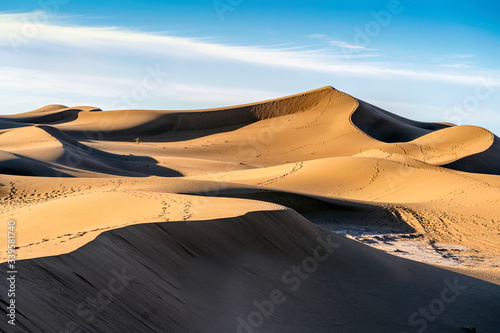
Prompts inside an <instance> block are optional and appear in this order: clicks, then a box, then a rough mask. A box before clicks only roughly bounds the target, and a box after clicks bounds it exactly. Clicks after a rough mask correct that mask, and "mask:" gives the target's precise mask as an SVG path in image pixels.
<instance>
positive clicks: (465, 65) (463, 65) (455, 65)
mask: <svg viewBox="0 0 500 333" xmlns="http://www.w3.org/2000/svg"><path fill="white" fill-rule="evenodd" d="M439 66H441V67H449V68H469V67H470V66H469V65H467V64H464V63H458V64H441V65H439Z"/></svg>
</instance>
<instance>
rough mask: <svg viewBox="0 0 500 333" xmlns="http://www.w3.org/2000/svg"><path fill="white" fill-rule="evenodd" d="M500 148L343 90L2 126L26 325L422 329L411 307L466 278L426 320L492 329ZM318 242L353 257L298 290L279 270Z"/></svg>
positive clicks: (7, 204)
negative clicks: (119, 282) (104, 300)
mask: <svg viewBox="0 0 500 333" xmlns="http://www.w3.org/2000/svg"><path fill="white" fill-rule="evenodd" d="M438 120H439V119H438ZM499 142H500V141H499V139H498V137H496V136H495V135H494V134H493V133H491V132H489V131H488V130H486V129H483V128H480V127H475V126H454V125H452V124H444V123H439V122H436V123H422V122H418V121H413V120H409V119H405V118H402V117H400V116H397V115H395V114H392V113H390V112H388V111H385V110H382V109H380V108H378V107H376V106H373V105H370V104H368V103H366V102H363V101H360V100H357V99H356V98H354V97H352V96H350V95H347V94H345V93H343V92H340V91H337V90H335V89H334V88H332V87H324V88H321V89H316V90H313V91H310V92H306V93H302V94H297V95H293V96H289V97H284V98H278V99H274V100H270V101H265V102H259V103H252V104H246V105H241V106H235V107H226V108H219V109H206V110H191V111H175V110H172V111H159V110H158V111H157V110H115V111H102V110H101V109H99V108H96V107H92V106H85V107H67V106H64V105H55V104H54V105H48V106H46V107H42V108H40V109H37V110H33V111H28V112H25V113H21V114H18V115H12V116H3V117H0V205H1V208H2V209H1V211H0V219H2V220H4V221H8V220H15V221H16V225H17V228H16V234H17V238H16V245H17V249H16V251H17V256H18V260H19V261H18V265H19V271H20V272H22V274H20V277H19V279H20V282H19V283H22V284H23V289H22V291H20V293H21V294H22V295H27V294H28V293H29V294H30V295H32V296H30V298H29V299H30V300H31V302H30V304H22V305H20V309H19V326H18V327H19V329H20V332H49V331H64V330H69V328H68V327H67V326H66V325H68V323H70V324H69V325H70V326H71V325H73V324H71V323H74V324H75V325H78V326H79V327H80V329H82V331H85V332H87V331H90V332H91V331H92V330H94V331H105V332H139V331H141V332H226V331H227V332H253V331H255V332H258V331H262V332H332V331H334V332H401V331H407V332H413V331H416V330H417V328H418V327H419V325H417V324H415V322H412V321H411V320H410V319H409V317H410V316H411V315H412V313H413V312H415V311H418V309H419V307H421V306H426V305H428V304H429V302H431V301H433V299H435V298H436V297H437V298H439V297H440V293H441V292H442V290H443V288H446V284H445V282H444V281H448V282H446V283H454V282H453V281H455V279H458V280H459V281H461V282H460V283H463V284H464V285H466V286H467V288H466V289H463V291H462V292H461V295H460V297H457V298H456V301H454V302H451V303H450V304H448V303H446V304H447V305H446V311H445V312H443V313H440V315H439V316H437V317H436V319H435V320H432V321H431V320H427V321H422V322H419V323H420V325H424V324H425V325H426V331H427V332H460V331H461V328H462V327H465V326H474V327H476V328H478V330H479V331H480V332H494V331H495V329H496V327H498V325H499V324H500V323H499V321H498V316H497V315H496V314H495V309H497V308H498V307H499V305H500V304H498V299H500V298H499V296H500V287H499V286H498V284H500V272H499V268H498V263H499V262H500V245H499V243H498V239H499V237H500V219H499V216H500V150H499V144H498V143H499ZM301 214H302V215H301ZM315 223H316V224H318V225H321V228H318V227H317V226H316V225H315ZM360 230H361V231H360ZM367 230H369V232H372V233H374V234H373V235H372V236H373V237H371V238H368V237H364V238H363V237H357V238H356V237H354V236H352V235H354V234H356V233H358V234H359V233H360V232H361V233H363V232H365V231H366V232H368V231H367ZM331 231H335V232H337V233H341V234H342V235H345V236H341V235H336V234H334V233H332V232H331ZM388 235H391V236H388ZM394 235H399V236H397V237H396V236H394ZM348 236H349V237H348ZM6 237H7V235H6V234H5V233H1V234H0V241H1V243H2V244H6V243H7V238H6ZM318 237H319V238H320V239H322V240H324V239H326V238H327V237H331V239H334V240H335V243H336V244H338V245H339V246H338V248H337V247H336V248H335V251H333V252H332V253H330V256H329V259H328V260H326V259H325V261H324V262H323V261H322V262H321V263H319V266H318V268H317V269H314V270H313V271H314V272H313V271H311V272H310V274H309V275H310V277H309V275H308V278H307V279H306V278H300V279H299V281H301V283H302V282H303V288H301V289H300V290H290V289H289V288H288V289H286V288H287V287H288V286H287V285H286V283H285V286H283V282H282V275H283V274H285V273H286V272H287V271H288V270H289V269H290V267H292V266H293V265H301V264H302V262H303V261H304V260H305V259H306V258H308V257H309V258H311V255H314V249H315V248H316V247H317V244H318ZM394 237H396V238H397V240H396V239H395V238H394ZM349 238H353V239H357V240H358V241H359V242H356V241H354V240H351V239H349ZM403 240H404V242H413V243H412V244H416V246H407V245H408V244H407V243H404V244H403ZM360 242H363V243H368V244H370V243H371V244H372V245H374V246H375V245H384V244H385V245H390V246H386V247H384V246H379V248H381V249H383V250H386V251H388V252H390V251H393V250H391V249H396V251H398V253H396V254H398V255H400V256H403V257H404V253H405V251H406V250H399V248H401V249H409V248H412V249H413V248H417V249H420V248H424V247H425V248H426V249H430V250H426V251H434V255H435V256H437V257H439V258H440V259H441V260H439V262H435V264H436V265H437V264H439V265H440V268H437V267H434V266H432V265H430V264H429V263H431V264H432V263H433V262H432V260H431V259H429V258H427V257H426V258H424V257H423V256H424V252H422V253H420V252H416V253H412V254H411V256H410V255H409V256H408V257H409V258H412V259H413V260H419V258H420V257H419V256H421V258H422V260H421V261H424V262H426V263H427V264H423V263H418V262H415V261H413V260H407V259H401V258H398V257H396V256H393V255H390V254H386V253H383V252H382V251H380V250H377V249H374V248H371V247H370V246H369V245H366V244H361V243H360ZM398 242H399V243H398ZM320 243H321V242H320ZM398 244H401V245H400V247H399V248H398V246H399V245H398ZM405 244H406V245H405ZM313 257H314V256H313ZM424 259H425V260H424ZM6 260H7V255H6V252H3V253H2V254H1V255H0V261H1V262H3V264H2V265H3V266H5V261H6ZM308 260H309V261H311V259H308ZM316 261H317V260H316ZM311 262H312V261H311ZM122 268H126V270H127V271H128V272H130V274H131V275H134V276H136V279H135V280H134V282H132V283H130V286H127V287H125V288H124V291H123V292H120V293H117V294H116V295H113V301H112V302H111V303H110V304H109V305H108V306H106V307H104V309H102V311H101V310H99V311H94V312H92V314H93V317H92V320H90V321H86V320H85V318H86V315H82V314H81V313H78V311H77V310H76V309H77V308H78V306H79V304H80V303H82V302H85V299H87V297H95V294H96V293H97V292H99V290H103V288H104V289H106V288H108V287H107V284H108V283H109V280H110V279H111V278H112V276H113V275H112V274H111V273H110V271H111V270H112V269H115V270H116V271H120V270H122ZM448 269H453V271H454V272H451V271H449V270H448ZM457 272H458V273H457ZM110 274H111V275H110ZM302 280H304V281H302ZM450 281H451V282H450ZM486 281H489V282H486ZM47 285H48V286H50V287H51V288H46V286H47ZM280 286H281V289H283V290H284V291H285V293H284V295H285V296H286V298H287V299H288V300H289V301H288V302H283V305H282V306H281V305H280V306H276V310H275V312H273V313H272V314H270V315H269V316H266V319H265V320H263V322H262V323H261V324H259V325H257V326H258V327H254V326H247V325H248V324H241V321H240V322H239V321H238V320H239V319H238V318H245V319H244V320H248V315H249V314H251V313H252V311H254V307H255V305H253V304H252V302H253V301H254V300H257V301H259V300H264V299H265V298H266V297H270V293H271V292H272V291H273V290H274V289H276V288H278V289H279V288H280ZM285 289H286V290H285ZM52 290H58V291H59V293H57V294H54V293H53V292H52ZM1 297H2V300H3V298H4V297H5V293H2V296H1ZM23 297H28V296H23ZM3 309H4V311H5V307H3ZM42 309H43V310H42ZM4 324H5V323H4V322H2V323H1V324H0V325H4ZM239 325H240V327H239ZM243 326H244V327H243ZM0 328H1V329H2V330H5V329H4V327H3V326H0Z"/></svg>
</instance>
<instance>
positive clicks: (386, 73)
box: [0, 14, 500, 86]
mask: <svg viewBox="0 0 500 333" xmlns="http://www.w3.org/2000/svg"><path fill="white" fill-rule="evenodd" d="M25 25H26V14H7V15H6V14H2V15H0V31H3V32H6V33H2V34H1V37H0V47H3V48H4V51H5V49H6V48H10V47H11V46H12V38H14V37H12V36H15V34H16V33H17V34H20V33H21V32H22V31H23V27H25ZM37 29H38V33H37V34H36V36H35V37H34V39H35V40H36V42H37V43H36V46H37V47H39V48H43V47H45V45H48V46H54V45H57V46H58V47H61V48H63V49H64V48H74V49H81V50H85V51H86V52H88V51H89V50H92V51H93V52H97V53H101V54H105V53H110V54H115V53H116V54H119V53H120V54H123V52H126V53H125V54H128V55H134V54H136V55H137V54H142V55H145V56H154V57H162V56H163V57H173V58H177V59H191V60H194V61H207V60H209V59H213V60H224V61H232V62H238V63H245V64H249V65H258V66H266V67H272V68H289V69H295V70H309V71H317V72H321V73H333V74H341V75H357V76H362V77H366V76H372V77H400V78H401V77H403V78H411V79H416V80H425V81H440V82H452V83H458V84H467V85H475V84H477V81H478V77H479V76H485V75H486V73H484V72H459V73H457V74H453V73H447V72H443V73H440V72H438V71H432V70H428V71H421V70H413V69H411V68H410V67H405V66H404V65H403V66H401V64H400V65H394V64H392V63H388V62H385V63H384V62H377V63H376V62H365V61H347V60H346V59H345V57H344V55H342V54H338V53H335V52H329V51H328V50H325V49H300V48H299V49H298V48H296V47H295V48H293V47H266V46H239V45H228V44H224V43H217V42H215V41H213V40H210V39H206V38H191V37H179V36H170V35H165V34H160V33H148V32H141V31H132V30H128V29H123V28H120V27H88V26H69V25H63V24H59V23H57V22H55V23H54V22H52V21H51V22H49V23H47V24H39V25H38V26H37ZM335 42H337V41H335ZM337 43H343V42H337ZM349 45H350V44H349ZM28 46H29V45H26V49H29V47H28ZM350 46H351V47H356V46H354V45H350ZM20 47H21V46H20ZM462 56H465V55H462ZM467 56H469V55H467ZM354 59H356V58H354ZM360 59H361V58H360ZM351 60H352V59H351ZM456 69H458V68H456ZM489 74H491V72H490V73H489ZM497 74H498V73H495V75H493V77H494V78H493V80H492V85H494V86H500V79H498V75H497Z"/></svg>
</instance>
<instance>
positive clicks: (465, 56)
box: [447, 54, 476, 59]
mask: <svg viewBox="0 0 500 333" xmlns="http://www.w3.org/2000/svg"><path fill="white" fill-rule="evenodd" d="M475 56H476V55H475V54H449V55H447V57H448V58H451V59H471V58H474V57H475Z"/></svg>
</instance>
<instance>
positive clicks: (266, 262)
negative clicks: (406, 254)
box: [0, 211, 500, 333]
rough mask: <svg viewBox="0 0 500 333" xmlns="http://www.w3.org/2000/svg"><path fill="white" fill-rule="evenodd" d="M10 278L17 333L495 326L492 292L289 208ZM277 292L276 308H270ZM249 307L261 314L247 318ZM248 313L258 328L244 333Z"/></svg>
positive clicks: (177, 230) (142, 234) (63, 260)
mask: <svg viewBox="0 0 500 333" xmlns="http://www.w3.org/2000/svg"><path fill="white" fill-rule="evenodd" d="M315 258H318V259H315ZM302 266H303V267H302ZM294 267H295V268H294ZM298 267H300V268H298ZM298 269H299V270H298ZM19 270H20V271H22V272H23V274H22V275H20V280H19V282H18V283H20V284H21V285H22V286H23V288H20V290H19V296H18V297H19V299H30V302H29V303H24V304H22V309H23V311H22V312H21V313H19V320H18V322H19V325H18V326H17V329H18V332H40V331H44V332H48V331H50V332H56V331H57V332H60V331H64V330H65V329H66V328H67V327H75V325H77V326H78V328H80V329H81V330H82V331H85V332H91V331H94V330H96V331H105V332H117V333H118V332H119V333H126V332H249V331H250V329H251V330H254V331H255V332H257V331H262V332H276V333H279V332H283V333H285V332H286V333H291V332H301V333H303V332H316V333H318V332H325V333H326V332H328V333H330V332H384V333H386V332H400V331H405V330H409V331H413V330H415V329H420V328H423V327H424V325H425V328H426V332H431V333H432V332H436V333H437V332H439V333H441V332H450V333H453V332H457V333H459V332H462V330H461V328H462V327H465V326H473V327H476V328H477V329H478V330H479V332H494V331H495V329H496V328H497V327H498V326H499V325H500V318H499V317H498V316H497V309H498V308H499V307H500V287H499V286H496V285H492V284H489V283H486V282H482V281H479V280H476V279H473V278H469V277H466V276H462V275H459V274H456V273H452V272H449V271H445V270H442V269H439V268H433V267H430V266H427V265H423V264H419V263H416V262H412V261H408V260H404V259H400V258H396V257H393V256H390V255H387V254H384V253H382V252H380V251H378V250H374V249H370V248H368V247H366V246H364V245H361V244H359V243H357V242H354V241H351V240H347V239H345V238H344V237H341V236H337V235H334V234H330V233H325V232H324V231H323V230H321V229H319V228H317V227H315V226H314V225H312V224H311V223H310V222H309V221H307V220H305V219H304V218H302V217H301V216H300V215H298V214H297V213H294V212H292V211H283V212H258V213H249V214H247V215H245V216H241V217H237V218H233V219H225V220H213V221H206V222H192V223H168V224H165V223H163V224H144V225H138V226H131V227H127V228H123V229H119V230H114V231H111V232H106V233H104V234H102V235H101V236H99V237H98V238H97V239H96V240H95V241H94V242H92V243H90V244H88V245H86V246H84V247H82V248H81V249H79V250H77V251H75V252H73V253H70V254H67V255H61V256H57V257H48V258H40V259H33V260H26V261H23V262H21V263H20V264H19ZM306 270H307V271H308V272H307V271H306ZM113 271H114V272H115V273H113ZM118 276H120V277H121V280H119V279H117V277H118ZM110 281H111V282H112V283H110ZM47 286H50V288H48V287H47ZM68 286H71V288H68ZM450 286H451V288H450ZM56 290H64V292H63V293H59V292H54V291H56ZM103 290H106V291H107V292H108V293H109V295H111V297H112V302H111V303H109V304H105V305H103V306H102V307H101V308H97V309H96V308H94V307H92V301H91V300H89V299H94V300H95V299H99V297H102V296H98V295H100V294H99V292H101V291H103ZM110 290H112V292H111V291H110ZM28 292H29V294H28ZM273 292H274V294H273V295H274V296H271V294H272V293H273ZM276 294H277V295H280V297H279V298H277V299H278V303H279V304H273V305H269V304H270V302H269V300H270V299H271V297H275V295H276ZM2 296H3V294H2ZM443 298H444V299H446V300H447V302H446V303H444V302H443V301H441V303H442V304H444V306H445V307H446V311H443V313H442V314H441V315H440V316H435V318H433V321H432V322H431V321H429V320H426V319H425V317H423V315H419V314H418V311H419V309H420V308H424V309H425V308H428V307H429V306H430V305H429V304H431V303H432V302H436V301H435V300H441V299H443ZM131 300H133V301H131ZM256 304H257V306H256ZM260 304H264V305H260ZM258 306H261V307H262V306H264V309H265V310H263V311H267V312H266V314H265V315H262V313H261V314H260V315H258V314H257V315H255V314H254V315H253V316H256V318H257V319H252V318H253V317H252V313H253V312H254V311H259V310H258ZM260 311H262V310H260ZM2 312H5V309H4V307H2ZM414 313H417V315H416V317H414V318H413V319H414V320H413V321H411V322H410V321H409V318H410V316H412V314H414ZM249 316H250V320H251V321H252V320H257V323H259V324H260V325H259V327H258V329H257V328H255V329H254V328H253V327H252V326H249V324H241V322H242V321H244V322H248V318H249ZM259 316H260V317H259ZM238 318H242V319H240V320H238ZM259 318H262V319H259ZM253 323H255V321H253ZM0 325H5V321H2V322H1V324H0ZM67 325H72V326H67ZM245 327H246V328H245Z"/></svg>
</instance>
